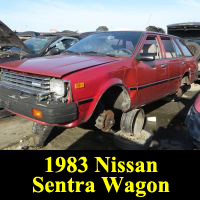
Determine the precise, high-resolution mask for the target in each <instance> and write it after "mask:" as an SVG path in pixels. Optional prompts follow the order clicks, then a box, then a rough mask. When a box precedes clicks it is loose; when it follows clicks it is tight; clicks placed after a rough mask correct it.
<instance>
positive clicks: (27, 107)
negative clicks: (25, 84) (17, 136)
mask: <svg viewBox="0 0 200 200" xmlns="http://www.w3.org/2000/svg"><path fill="white" fill-rule="evenodd" d="M0 107H2V108H5V109H7V110H9V111H11V112H14V113H16V114H19V115H22V116H25V117H28V118H31V119H34V120H38V121H41V122H45V123H47V124H67V123H70V122H72V121H74V120H76V119H77V118H78V109H77V105H76V104H75V103H70V104H66V103H60V102H59V103H57V102H51V103H50V104H47V103H46V102H38V101H37V99H36V97H35V96H33V95H29V94H24V93H22V92H20V91H17V90H14V89H8V88H5V87H4V86H1V85H0ZM32 109H38V110H40V111H41V112H42V114H43V115H42V118H41V119H38V118H35V117H34V116H33V115H32Z"/></svg>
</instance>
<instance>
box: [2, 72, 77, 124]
mask: <svg viewBox="0 0 200 200" xmlns="http://www.w3.org/2000/svg"><path fill="white" fill-rule="evenodd" d="M0 107H3V108H5V109H7V110H9V111H11V112H13V113H15V114H19V115H21V116H22V117H23V116H24V117H26V118H29V119H31V120H33V121H34V120H37V121H39V122H42V123H46V124H49V125H55V124H56V125H62V124H67V123H70V122H72V121H74V120H76V119H77V105H76V104H75V103H74V102H73V98H72V92H71V85H70V82H68V81H63V80H61V79H55V78H51V77H44V76H36V75H32V74H25V73H19V72H14V71H10V70H6V69H2V70H1V80H0Z"/></svg>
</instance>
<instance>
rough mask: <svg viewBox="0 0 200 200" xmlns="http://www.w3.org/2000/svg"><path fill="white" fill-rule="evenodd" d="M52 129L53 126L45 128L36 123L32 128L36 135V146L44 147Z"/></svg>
mask: <svg viewBox="0 0 200 200" xmlns="http://www.w3.org/2000/svg"><path fill="white" fill-rule="evenodd" d="M52 129H53V127H52V126H44V125H42V124H38V123H36V122H34V123H33V127H32V133H33V134H35V138H34V146H36V147H43V146H44V145H45V142H46V140H47V138H48V136H49V135H50V133H51V131H52Z"/></svg>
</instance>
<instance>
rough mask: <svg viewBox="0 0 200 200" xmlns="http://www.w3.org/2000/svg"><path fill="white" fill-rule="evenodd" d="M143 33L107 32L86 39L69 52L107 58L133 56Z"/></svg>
mask: <svg viewBox="0 0 200 200" xmlns="http://www.w3.org/2000/svg"><path fill="white" fill-rule="evenodd" d="M141 34H142V33H141V32H106V33H96V34H93V35H90V36H88V37H86V38H85V39H83V40H81V41H80V42H78V43H76V44H75V45H74V46H72V47H70V48H69V49H68V51H67V52H71V53H80V54H91V55H92V54H94V55H98V54H99V55H107V56H120V57H121V56H122V57H123V56H124V57H130V56H132V54H133V52H134V50H135V47H136V45H137V43H138V41H139V39H140V36H141Z"/></svg>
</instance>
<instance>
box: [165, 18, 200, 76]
mask: <svg viewBox="0 0 200 200" xmlns="http://www.w3.org/2000/svg"><path fill="white" fill-rule="evenodd" d="M167 32H168V34H171V35H175V36H178V37H181V38H183V39H184V40H185V43H186V44H187V46H188V47H189V49H190V51H191V52H192V53H193V54H194V56H195V57H196V59H197V61H198V71H199V78H200V22H188V23H178V24H171V25H168V26H167Z"/></svg>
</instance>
